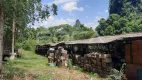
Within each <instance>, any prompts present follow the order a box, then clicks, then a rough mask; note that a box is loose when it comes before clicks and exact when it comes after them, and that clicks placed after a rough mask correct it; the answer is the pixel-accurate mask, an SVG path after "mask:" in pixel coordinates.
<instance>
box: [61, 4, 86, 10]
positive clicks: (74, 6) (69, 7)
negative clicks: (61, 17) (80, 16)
mask: <svg viewBox="0 0 142 80" xmlns="http://www.w3.org/2000/svg"><path fill="white" fill-rule="evenodd" d="M62 9H63V10H65V11H68V12H72V11H75V10H76V11H84V8H83V7H78V6H77V2H68V3H65V4H64V5H63V6H62Z"/></svg>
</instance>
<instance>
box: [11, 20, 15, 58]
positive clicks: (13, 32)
mask: <svg viewBox="0 0 142 80" xmlns="http://www.w3.org/2000/svg"><path fill="white" fill-rule="evenodd" d="M14 44H15V18H13V21H12V53H11V57H10V59H14V58H15V53H14V47H15V46H14Z"/></svg>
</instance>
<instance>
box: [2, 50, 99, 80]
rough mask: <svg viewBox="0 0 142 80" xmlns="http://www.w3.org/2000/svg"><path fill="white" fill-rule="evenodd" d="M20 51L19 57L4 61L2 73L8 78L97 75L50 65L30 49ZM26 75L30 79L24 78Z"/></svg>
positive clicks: (73, 79) (58, 79) (60, 79)
mask: <svg viewBox="0 0 142 80" xmlns="http://www.w3.org/2000/svg"><path fill="white" fill-rule="evenodd" d="M22 53H23V55H22V57H21V58H16V59H14V60H10V59H8V61H6V62H4V66H3V69H4V70H3V74H4V75H6V76H5V77H6V78H7V77H8V79H9V80H13V77H15V75H16V76H17V77H18V79H16V80H86V79H82V78H84V76H88V78H90V77H98V75H94V74H93V73H87V72H83V71H82V69H81V68H79V67H76V69H75V70H68V69H63V68H57V67H50V66H48V60H47V58H46V57H43V56H39V55H37V54H35V53H34V52H32V51H24V50H23V51H22ZM27 75H28V77H29V78H30V77H32V79H25V77H26V76H27ZM19 78H20V79H19ZM0 80H1V79H0Z"/></svg>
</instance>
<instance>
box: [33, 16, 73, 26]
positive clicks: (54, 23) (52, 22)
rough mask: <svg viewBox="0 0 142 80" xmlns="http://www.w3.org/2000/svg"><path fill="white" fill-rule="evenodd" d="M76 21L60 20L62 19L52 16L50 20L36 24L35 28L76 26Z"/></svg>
mask: <svg viewBox="0 0 142 80" xmlns="http://www.w3.org/2000/svg"><path fill="white" fill-rule="evenodd" d="M74 22H75V19H73V18H67V19H64V18H60V19H56V18H55V17H54V16H50V17H49V18H48V20H44V21H42V22H35V25H34V27H39V26H44V27H51V26H58V25H61V24H70V25H72V24H74Z"/></svg>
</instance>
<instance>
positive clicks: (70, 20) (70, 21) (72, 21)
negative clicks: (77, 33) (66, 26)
mask: <svg viewBox="0 0 142 80" xmlns="http://www.w3.org/2000/svg"><path fill="white" fill-rule="evenodd" d="M66 21H67V22H68V23H74V22H75V21H76V19H67V20H66Z"/></svg>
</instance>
